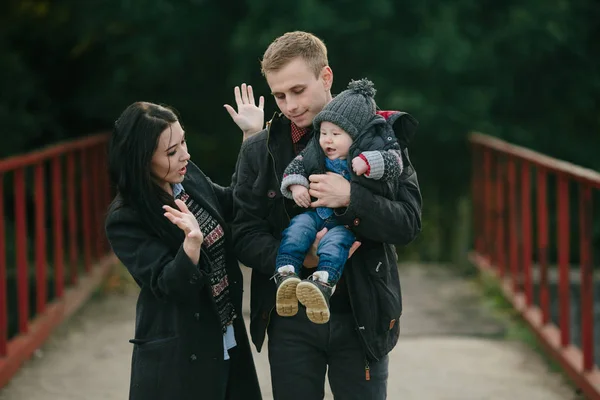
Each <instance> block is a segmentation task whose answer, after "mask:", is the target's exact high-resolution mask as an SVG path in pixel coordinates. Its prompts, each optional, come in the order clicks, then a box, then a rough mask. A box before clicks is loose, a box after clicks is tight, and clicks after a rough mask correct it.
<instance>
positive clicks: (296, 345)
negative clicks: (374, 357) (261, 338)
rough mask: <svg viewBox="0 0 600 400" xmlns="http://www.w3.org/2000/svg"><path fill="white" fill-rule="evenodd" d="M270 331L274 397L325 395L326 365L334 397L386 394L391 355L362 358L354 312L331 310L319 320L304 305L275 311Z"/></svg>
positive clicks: (314, 399)
mask: <svg viewBox="0 0 600 400" xmlns="http://www.w3.org/2000/svg"><path fill="white" fill-rule="evenodd" d="M268 334H269V363H270V366H271V383H272V387H273V398H274V399H275V400H296V399H298V400H321V399H323V397H324V393H325V373H326V371H327V367H329V369H328V373H327V374H328V377H329V385H330V387H331V391H332V392H333V396H334V398H335V399H336V400H382V399H385V398H386V393H387V378H388V363H389V358H388V356H385V357H383V358H381V359H380V360H379V361H377V362H367V361H366V359H365V355H364V351H363V348H362V344H361V342H360V339H359V336H358V333H357V332H356V327H355V323H354V318H353V316H352V314H350V313H332V314H331V319H330V320H329V323H327V324H323V325H318V324H313V323H312V322H310V321H309V320H308V318H307V317H306V313H305V310H304V307H300V310H299V311H298V314H297V315H296V316H294V317H280V316H279V315H277V313H275V312H273V313H271V321H270V324H269V328H268ZM367 370H368V373H367ZM367 375H368V376H369V380H367Z"/></svg>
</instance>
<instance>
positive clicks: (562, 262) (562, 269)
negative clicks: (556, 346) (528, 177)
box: [556, 174, 571, 347]
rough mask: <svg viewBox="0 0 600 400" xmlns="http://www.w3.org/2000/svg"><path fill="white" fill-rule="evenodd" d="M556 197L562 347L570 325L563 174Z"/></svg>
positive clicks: (566, 185) (566, 184)
mask: <svg viewBox="0 0 600 400" xmlns="http://www.w3.org/2000/svg"><path fill="white" fill-rule="evenodd" d="M556 188H557V198H558V209H557V217H558V225H557V236H558V237H557V239H558V268H559V278H558V300H559V304H560V308H559V310H560V338H561V342H560V343H561V345H562V346H563V347H565V346H568V345H569V343H571V329H570V328H571V326H570V321H571V320H570V315H571V310H570V308H569V307H570V305H569V303H570V298H569V296H570V286H569V254H570V249H569V236H570V235H569V233H570V232H569V228H570V219H569V181H568V180H567V177H566V176H565V175H564V174H558V184H557V187H556Z"/></svg>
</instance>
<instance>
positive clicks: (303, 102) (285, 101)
mask: <svg viewBox="0 0 600 400" xmlns="http://www.w3.org/2000/svg"><path fill="white" fill-rule="evenodd" d="M266 78H267V83H268V84H269V87H270V88H271V93H272V94H273V97H275V101H276V102H277V106H278V107H279V109H280V110H281V112H282V113H283V114H284V115H285V116H286V117H287V118H288V119H289V120H290V121H292V122H293V123H295V124H296V125H297V126H299V127H302V128H306V127H310V126H311V125H312V121H313V119H314V118H315V116H316V115H317V114H318V113H319V112H320V111H321V110H322V109H323V107H325V105H326V104H327V103H329V101H331V91H330V90H331V84H332V83H333V72H332V71H331V68H329V67H323V69H322V70H321V72H320V73H319V76H315V73H314V72H313V71H312V70H311V68H310V67H309V65H308V63H307V62H306V61H304V60H303V59H302V58H300V57H298V58H295V59H293V60H292V61H290V62H289V63H288V64H287V65H285V66H284V67H283V68H281V69H280V70H278V71H271V72H267V73H266Z"/></svg>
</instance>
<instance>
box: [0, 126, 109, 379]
mask: <svg viewBox="0 0 600 400" xmlns="http://www.w3.org/2000/svg"><path fill="white" fill-rule="evenodd" d="M107 141H108V135H107V134H98V135H93V136H88V137H86V138H84V139H81V140H75V141H72V142H68V143H63V144H58V145H54V146H52V147H49V148H46V149H44V150H40V151H36V152H32V153H29V154H25V155H20V156H15V157H10V158H7V159H3V160H0V387H3V386H4V385H5V384H6V383H7V382H8V380H9V379H10V378H11V376H12V375H13V374H14V373H15V372H16V371H17V370H18V368H19V367H20V365H21V364H22V363H23V362H24V361H25V360H26V359H28V358H29V357H30V356H31V354H32V353H33V352H34V351H35V350H36V349H37V348H38V347H40V346H41V344H42V343H43V342H44V340H45V339H46V338H47V337H48V335H49V334H50V332H51V331H52V329H53V328H54V327H55V326H56V325H58V324H59V323H60V322H61V321H62V320H64V319H65V318H67V317H68V316H69V315H71V314H72V313H73V312H74V311H75V310H77V308H79V307H80V306H81V305H82V304H83V303H84V302H85V300H86V299H87V298H88V297H89V295H90V294H91V293H92V292H93V290H94V288H95V287H97V286H98V285H99V283H100V282H101V281H102V279H103V278H104V276H105V275H106V274H107V272H108V271H109V268H110V267H111V265H112V264H113V263H114V261H115V259H114V256H113V255H111V253H110V250H109V246H108V243H107V241H106V238H105V236H104V233H103V232H104V228H103V220H104V213H105V210H106V208H107V206H108V204H109V201H110V186H109V181H108V176H107V174H106V173H104V171H106V145H107ZM31 172H33V173H32V174H31ZM31 175H32V176H31ZM11 181H12V190H11V189H10V186H9V185H6V183H9V182H11ZM9 204H13V210H7V208H8V207H9ZM11 211H14V214H13V213H12V212H11ZM29 213H32V214H33V215H32V216H31V217H30V218H31V221H33V224H29V223H28V217H29V216H28V214H29ZM11 215H14V218H10V216H11ZM13 238H14V245H7V244H8V243H10V240H11V239H13ZM7 250H8V251H7ZM65 253H67V254H65ZM32 254H33V255H32ZM9 255H11V257H8V256H9ZM65 255H66V257H65ZM65 259H66V260H67V262H65ZM80 260H81V261H80ZM32 263H33V265H34V268H31V267H30V264H32ZM80 265H81V268H80ZM94 266H96V267H95V268H94ZM32 272H33V273H32ZM65 282H66V285H65ZM49 291H50V292H52V293H49ZM11 292H12V293H15V292H16V295H13V296H9V293H11ZM32 292H33V293H32ZM32 295H34V296H35V301H34V302H33V304H30V299H31V298H32ZM11 297H12V299H11ZM11 321H13V324H11Z"/></svg>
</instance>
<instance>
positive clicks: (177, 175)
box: [150, 122, 190, 194]
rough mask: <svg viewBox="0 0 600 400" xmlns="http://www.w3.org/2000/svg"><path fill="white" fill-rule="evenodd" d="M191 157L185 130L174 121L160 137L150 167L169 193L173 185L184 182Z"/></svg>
mask: <svg viewBox="0 0 600 400" xmlns="http://www.w3.org/2000/svg"><path fill="white" fill-rule="evenodd" d="M189 159H190V154H189V153H188V151H187V144H186V143H185V132H184V131H183V128H182V127H181V125H180V124H179V122H174V123H172V124H171V125H170V126H169V127H168V128H167V129H165V130H164V131H163V132H162V133H161V134H160V137H159V138H158V146H157V147H156V150H155V151H154V154H153V155H152V162H151V167H150V168H151V172H152V176H154V178H155V179H156V181H157V183H158V184H159V185H160V186H161V187H162V188H163V189H164V190H165V191H166V192H167V193H171V194H173V190H172V189H171V185H172V184H174V183H181V182H183V178H184V176H185V172H186V165H187V163H188V161H189Z"/></svg>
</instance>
